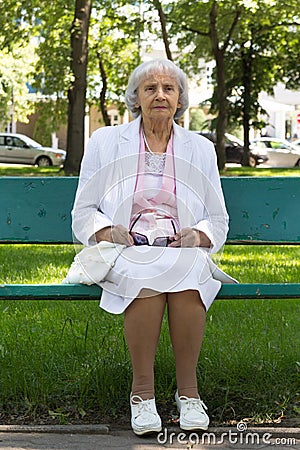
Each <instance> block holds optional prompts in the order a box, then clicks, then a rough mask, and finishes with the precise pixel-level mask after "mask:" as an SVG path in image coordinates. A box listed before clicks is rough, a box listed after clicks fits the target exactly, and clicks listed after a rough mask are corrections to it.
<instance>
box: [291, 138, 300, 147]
mask: <svg viewBox="0 0 300 450" xmlns="http://www.w3.org/2000/svg"><path fill="white" fill-rule="evenodd" d="M292 144H293V145H296V146H297V147H299V148H300V139H295V141H292Z"/></svg>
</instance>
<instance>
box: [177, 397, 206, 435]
mask: <svg viewBox="0 0 300 450" xmlns="http://www.w3.org/2000/svg"><path fill="white" fill-rule="evenodd" d="M175 400H176V404H177V409H178V412H179V413H180V418H179V425H180V428H182V429H183V430H207V428H208V425H209V417H208V415H207V414H206V412H205V411H204V409H207V406H206V405H205V404H204V402H203V401H202V400H201V399H200V397H198V398H189V397H185V396H184V395H181V396H180V397H179V395H178V391H176V394H175Z"/></svg>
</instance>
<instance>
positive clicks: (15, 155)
mask: <svg viewBox="0 0 300 450" xmlns="http://www.w3.org/2000/svg"><path fill="white" fill-rule="evenodd" d="M65 159H66V152H65V151H64V150H60V149H57V150H55V149H53V148H49V147H43V146H42V145H41V144H39V143H38V142H36V141H34V140H33V139H31V138H29V137H28V136H25V134H13V133H0V163H10V164H13V163H14V164H30V165H33V166H35V165H37V166H39V167H47V166H61V165H62V164H63V163H64V161H65Z"/></svg>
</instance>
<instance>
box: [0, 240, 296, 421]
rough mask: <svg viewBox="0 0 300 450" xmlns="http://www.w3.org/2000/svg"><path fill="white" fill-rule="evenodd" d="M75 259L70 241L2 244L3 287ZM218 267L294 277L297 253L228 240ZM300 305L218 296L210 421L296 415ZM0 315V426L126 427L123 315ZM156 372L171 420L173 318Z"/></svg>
mask: <svg viewBox="0 0 300 450" xmlns="http://www.w3.org/2000/svg"><path fill="white" fill-rule="evenodd" d="M73 256H74V249H73V247H72V246H67V245H48V246H42V245H34V246H33V245H6V246H0V261H1V263H0V269H1V270H0V274H1V278H0V283H3V282H7V283H18V282H20V283H24V282H28V283H46V282H47V283H52V282H54V283H57V282H60V280H62V278H63V277H64V276H65V274H66V272H67V270H68V267H69V264H70V262H71V261H72V258H73ZM218 263H219V264H220V266H221V267H222V268H223V269H225V270H228V272H229V273H230V274H231V275H233V276H234V277H236V278H238V279H239V280H240V281H241V282H254V281H257V282H260V281H270V282H273V281H277V282H285V281H288V282H292V281H294V282H296V281H298V278H299V272H300V249H299V248H298V247H295V246H283V247H277V246H270V247H268V246H262V247H257V246H248V247H246V249H245V247H243V246H226V247H225V249H224V251H223V253H222V254H221V255H219V257H218ZM299 306H300V300H299V299H297V300H296V299H294V300H260V301H257V300H240V301H229V300H224V301H216V302H214V304H213V306H212V307H211V308H210V310H209V312H208V317H207V319H208V320H207V329H206V335H205V339H204V343H203V349H202V352H201V358H200V361H199V385H200V391H201V394H202V396H203V398H204V399H205V401H206V403H207V404H208V405H209V412H210V416H211V418H212V422H213V424H224V423H234V422H235V421H237V420H240V419H243V418H247V419H250V420H252V421H253V422H256V423H257V422H266V421H276V420H277V421H278V420H279V421H280V420H282V419H283V420H287V419H289V420H297V419H296V417H297V415H298V416H299V411H300V409H299V408H300V398H299V391H300V389H299V387H300V386H299V371H300V354H299V342H300V315H299ZM0 311H1V315H0V327H1V338H0V367H1V378H0V421H1V422H12V423H16V422H19V423H24V422H25V423H26V422H32V421H36V422H38V423H45V422H46V423H67V422H73V423H75V422H83V421H92V422H98V423H99V422H106V423H107V422H113V421H116V422H119V423H120V422H121V423H126V424H127V425H129V412H128V395H129V392H130V380H131V370H130V362H129V356H128V352H127V349H126V345H125V341H124V335H123V318H122V316H112V315H109V314H107V313H105V312H104V311H102V310H100V308H99V307H98V302H97V301H83V302H80V301H76V302H75V301H73V302H71V301H13V300H11V301H2V302H1V304H0ZM155 370H156V396H157V403H158V408H159V409H160V411H161V412H162V415H163V417H164V420H165V422H167V421H168V420H170V419H171V416H172V414H175V413H176V411H175V408H174V404H173V395H174V391H175V389H176V383H175V377H174V361H173V356H172V350H171V345H170V340H169V335H168V329H167V321H166V319H165V320H164V323H163V330H162V334H161V339H160V344H159V348H158V353H157V359H156V368H155ZM112 405H113V406H112ZM293 423H294V422H293Z"/></svg>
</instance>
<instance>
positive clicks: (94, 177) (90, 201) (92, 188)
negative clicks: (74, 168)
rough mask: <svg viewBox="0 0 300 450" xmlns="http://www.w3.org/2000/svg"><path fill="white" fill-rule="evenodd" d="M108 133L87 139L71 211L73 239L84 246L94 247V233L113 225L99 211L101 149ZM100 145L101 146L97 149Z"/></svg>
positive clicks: (98, 131)
mask: <svg viewBox="0 0 300 450" xmlns="http://www.w3.org/2000/svg"><path fill="white" fill-rule="evenodd" d="M107 131H109V130H107V129H106V130H104V129H99V130H97V131H96V132H95V133H94V134H93V135H92V136H91V138H90V140H89V142H88V145H87V148H86V151H85V153H84V156H83V159H82V163H81V168H80V176H79V183H78V188H77V192H76V197H75V201H74V206H73V210H72V230H73V233H74V236H75V238H76V239H77V240H78V241H79V242H81V243H82V244H84V245H86V246H90V245H95V244H96V240H95V237H94V236H95V233H96V231H98V230H100V229H102V228H104V227H107V226H111V225H112V220H111V218H110V217H108V216H107V215H106V214H104V213H103V212H102V211H101V209H100V203H101V195H103V194H102V193H101V189H100V186H101V171H102V163H101V147H103V143H105V141H106V140H107V138H108V136H107V135H109V134H110V133H107ZM100 142H101V146H100Z"/></svg>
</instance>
